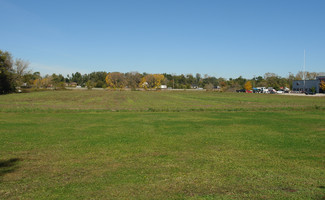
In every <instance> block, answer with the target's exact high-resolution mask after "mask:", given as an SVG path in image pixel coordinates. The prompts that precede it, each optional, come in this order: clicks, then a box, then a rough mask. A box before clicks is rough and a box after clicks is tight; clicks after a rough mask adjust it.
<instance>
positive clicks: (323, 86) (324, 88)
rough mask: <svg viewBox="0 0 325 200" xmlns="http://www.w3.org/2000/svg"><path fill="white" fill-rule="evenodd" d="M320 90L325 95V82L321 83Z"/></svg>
mask: <svg viewBox="0 0 325 200" xmlns="http://www.w3.org/2000/svg"><path fill="white" fill-rule="evenodd" d="M319 87H320V89H322V90H323V92H324V93H325V81H321V82H320V84H319Z"/></svg>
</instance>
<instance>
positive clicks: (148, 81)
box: [139, 74, 165, 89]
mask: <svg viewBox="0 0 325 200" xmlns="http://www.w3.org/2000/svg"><path fill="white" fill-rule="evenodd" d="M164 79H165V76H164V75H163V74H148V75H146V76H145V77H143V78H142V79H141V82H140V83H139V86H140V87H143V88H145V89H147V88H157V87H159V86H160V85H161V82H162V81H164Z"/></svg>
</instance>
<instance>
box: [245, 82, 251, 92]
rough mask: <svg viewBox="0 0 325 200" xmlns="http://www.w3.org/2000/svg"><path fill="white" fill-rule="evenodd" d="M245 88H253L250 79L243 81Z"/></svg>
mask: <svg viewBox="0 0 325 200" xmlns="http://www.w3.org/2000/svg"><path fill="white" fill-rule="evenodd" d="M244 88H245V90H251V89H252V88H253V86H252V82H251V81H247V82H246V83H245V86H244Z"/></svg>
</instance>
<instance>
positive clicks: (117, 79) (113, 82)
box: [105, 72, 126, 89]
mask: <svg viewBox="0 0 325 200" xmlns="http://www.w3.org/2000/svg"><path fill="white" fill-rule="evenodd" d="M105 81H106V83H107V86H108V87H109V88H113V89H117V88H120V89H121V88H124V87H125V86H126V79H125V76H124V75H123V74H122V73H120V72H111V73H108V74H107V76H106V79H105Z"/></svg>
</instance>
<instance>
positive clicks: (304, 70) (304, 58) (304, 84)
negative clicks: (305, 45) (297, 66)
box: [304, 49, 306, 92]
mask: <svg viewBox="0 0 325 200" xmlns="http://www.w3.org/2000/svg"><path fill="white" fill-rule="evenodd" d="M304 90H305V91H304V92H306V49H304Z"/></svg>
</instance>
